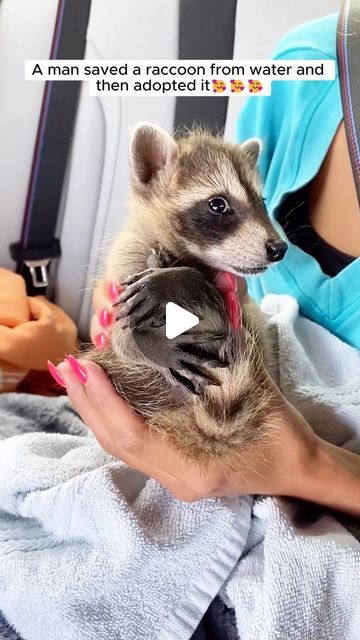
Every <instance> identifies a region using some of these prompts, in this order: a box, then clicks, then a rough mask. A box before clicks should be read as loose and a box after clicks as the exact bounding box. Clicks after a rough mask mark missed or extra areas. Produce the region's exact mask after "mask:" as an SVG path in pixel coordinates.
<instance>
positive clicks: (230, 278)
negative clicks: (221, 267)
mask: <svg viewBox="0 0 360 640" xmlns="http://www.w3.org/2000/svg"><path fill="white" fill-rule="evenodd" d="M225 278H226V280H227V282H228V285H229V288H230V289H231V290H232V291H236V290H237V279H236V276H234V274H233V273H229V272H228V271H226V272H225Z"/></svg>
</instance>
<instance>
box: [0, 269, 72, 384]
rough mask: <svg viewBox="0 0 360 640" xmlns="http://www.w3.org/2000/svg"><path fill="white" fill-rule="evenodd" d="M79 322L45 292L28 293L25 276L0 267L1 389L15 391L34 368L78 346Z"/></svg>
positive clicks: (60, 358) (59, 357)
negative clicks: (48, 297)
mask: <svg viewBox="0 0 360 640" xmlns="http://www.w3.org/2000/svg"><path fill="white" fill-rule="evenodd" d="M76 334H77V332H76V326H75V324H74V323H73V321H72V320H71V319H70V318H69V317H68V316H67V315H66V313H65V312H64V311H63V310H62V309H60V308H59V307H57V306H56V305H55V304H53V303H51V302H49V300H47V299H46V298H45V297H44V296H36V297H34V298H32V297H28V296H27V294H26V288H25V281H24V279H23V278H22V277H21V276H19V275H17V274H15V273H13V272H12V271H7V270H6V269H1V268H0V391H13V390H14V389H16V388H17V387H18V385H19V384H20V382H21V380H22V379H23V378H25V376H26V375H27V374H28V372H29V371H31V370H36V371H45V370H46V369H47V365H46V363H47V360H52V362H54V364H57V363H58V362H59V361H60V360H62V359H63V358H64V356H65V355H66V354H67V353H71V352H72V351H74V348H75V346H76Z"/></svg>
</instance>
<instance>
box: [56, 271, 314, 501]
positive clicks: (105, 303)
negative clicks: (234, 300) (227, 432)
mask: <svg viewBox="0 0 360 640" xmlns="http://www.w3.org/2000/svg"><path fill="white" fill-rule="evenodd" d="M217 284H218V286H219V288H222V289H225V288H226V287H229V290H230V289H231V290H232V289H233V283H231V282H227V281H226V280H225V281H223V280H222V279H220V280H219V282H218V283H217ZM119 293H120V289H119V288H118V287H116V285H109V286H108V287H107V295H106V293H105V292H104V291H103V290H101V289H97V290H96V291H95V293H94V307H95V311H96V315H95V316H94V318H93V320H92V323H91V336H92V340H93V342H94V343H95V344H96V345H97V346H98V348H99V346H100V348H103V346H105V344H106V341H107V339H108V331H109V328H110V327H111V323H112V304H113V303H114V302H115V301H116V299H117V297H118V296H119ZM99 335H102V336H103V337H101V339H99V337H98V336H99ZM57 371H58V372H59V373H60V375H61V376H62V381H63V384H64V386H66V389H67V392H68V395H69V398H70V400H71V401H72V403H73V405H74V407H75V409H76V410H77V411H78V413H79V414H80V415H81V417H82V419H83V420H84V422H85V424H87V425H88V427H89V428H90V429H91V430H92V432H93V433H94V435H95V437H96V439H97V440H98V442H99V444H100V445H101V446H102V448H103V449H104V450H106V451H108V452H109V453H110V454H111V455H113V456H115V457H117V458H119V459H121V460H123V461H124V462H126V463H127V464H128V465H129V466H131V467H133V468H135V469H137V470H139V471H140V472H142V473H144V474H145V475H148V476H150V477H153V478H155V479H156V480H158V481H159V482H160V483H162V484H163V485H164V486H165V487H167V488H168V489H169V490H170V491H171V492H172V493H173V494H174V495H176V496H177V497H178V498H180V499H182V500H188V501H191V500H196V499H199V498H201V497H204V496H224V495H238V494H242V493H244V494H248V493H264V494H283V495H297V494H298V492H299V490H298V485H299V483H300V479H301V476H302V469H303V468H304V467H305V465H306V464H307V463H308V462H309V460H311V458H312V457H313V456H314V452H315V451H316V449H317V443H318V439H317V438H316V436H315V435H314V433H313V432H312V430H311V429H310V427H309V425H308V424H307V423H306V422H305V420H304V419H303V418H302V417H301V416H300V414H298V413H297V412H296V411H295V410H294V409H293V407H291V405H289V404H288V403H287V402H286V401H285V399H284V398H283V397H282V396H281V394H280V392H279V391H278V390H277V389H276V387H275V386H273V392H274V409H273V413H272V415H271V416H269V418H268V423H269V434H271V435H270V436H269V438H268V439H267V442H266V443H264V446H263V447H262V448H258V449H257V450H256V451H252V452H249V453H248V454H247V456H246V460H245V463H244V464H243V465H242V467H241V469H238V470H233V469H230V468H228V467H227V466H226V465H224V464H220V463H211V464H209V465H208V466H207V468H206V469H203V468H200V466H198V465H196V464H194V463H190V462H189V461H186V460H185V459H184V457H183V456H182V454H181V453H180V452H179V451H178V450H177V449H176V448H175V446H174V445H173V444H172V443H171V442H169V441H167V440H165V439H164V438H162V437H161V436H160V435H159V434H157V433H154V432H153V431H151V430H149V429H148V427H147V426H146V424H145V423H144V422H143V420H141V419H140V418H139V417H138V416H137V415H136V414H135V413H134V412H133V411H132V410H131V409H130V408H129V407H128V406H127V405H126V403H125V402H124V401H123V400H122V398H120V397H119V395H118V394H117V393H116V391H115V389H114V387H113V385H112V384H111V383H110V382H109V380H108V378H107V376H106V374H105V373H104V372H103V370H102V369H101V368H100V367H98V366H96V365H95V364H94V363H92V362H88V361H86V360H80V361H76V360H75V359H74V358H72V357H70V358H69V360H68V361H66V362H64V363H62V364H60V365H59V366H58V368H57ZM79 371H80V373H79ZM74 372H77V375H76V373H74ZM81 372H82V373H81Z"/></svg>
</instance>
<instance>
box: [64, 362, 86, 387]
mask: <svg viewBox="0 0 360 640" xmlns="http://www.w3.org/2000/svg"><path fill="white" fill-rule="evenodd" d="M66 360H67V361H68V363H69V365H70V367H71V368H72V370H73V372H74V373H75V375H76V377H77V379H78V380H79V381H80V382H81V383H82V384H85V383H86V382H87V373H86V371H85V369H84V367H82V366H81V364H80V362H78V361H77V360H76V358H74V356H66Z"/></svg>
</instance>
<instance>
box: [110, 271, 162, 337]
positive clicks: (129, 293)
mask: <svg viewBox="0 0 360 640" xmlns="http://www.w3.org/2000/svg"><path fill="white" fill-rule="evenodd" d="M159 271H161V269H146V270H145V271H142V272H141V273H136V274H134V275H132V276H129V277H128V278H126V280H124V281H123V282H122V284H124V285H125V287H126V288H125V291H124V292H123V293H122V294H121V296H120V297H119V300H118V302H117V303H116V304H115V305H114V307H117V306H119V305H122V307H121V309H120V311H119V312H118V314H117V316H116V320H123V319H126V321H125V322H124V323H123V325H122V326H123V329H126V328H128V327H130V328H131V329H135V328H136V329H147V328H150V327H153V328H154V327H160V326H162V325H164V324H165V307H164V305H162V304H160V302H159V300H158V296H157V295H154V292H152V293H151V294H150V292H149V291H148V286H149V284H150V282H151V279H152V278H151V277H152V276H153V275H154V274H156V273H157V272H159Z"/></svg>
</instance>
